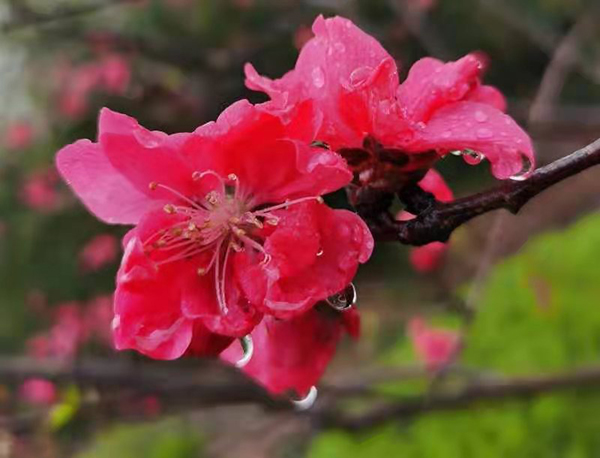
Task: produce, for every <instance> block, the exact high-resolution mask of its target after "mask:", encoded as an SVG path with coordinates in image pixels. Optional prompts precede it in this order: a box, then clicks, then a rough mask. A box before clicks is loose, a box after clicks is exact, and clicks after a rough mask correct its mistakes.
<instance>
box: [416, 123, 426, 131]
mask: <svg viewBox="0 0 600 458" xmlns="http://www.w3.org/2000/svg"><path fill="white" fill-rule="evenodd" d="M417 127H418V128H419V129H425V123H424V122H418V123H417Z"/></svg>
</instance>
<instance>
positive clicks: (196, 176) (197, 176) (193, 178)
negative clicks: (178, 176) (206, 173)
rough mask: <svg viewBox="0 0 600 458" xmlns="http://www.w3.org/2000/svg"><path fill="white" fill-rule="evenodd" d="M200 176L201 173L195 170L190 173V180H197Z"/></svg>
mask: <svg viewBox="0 0 600 458" xmlns="http://www.w3.org/2000/svg"><path fill="white" fill-rule="evenodd" d="M200 178H202V173H201V172H198V171H197V170H196V171H195V172H194V173H192V180H194V181H198V180H199V179H200Z"/></svg>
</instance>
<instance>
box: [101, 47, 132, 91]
mask: <svg viewBox="0 0 600 458" xmlns="http://www.w3.org/2000/svg"><path fill="white" fill-rule="evenodd" d="M98 73H99V86H100V87H101V88H103V89H104V90H105V91H106V92H107V93H108V94H115V95H119V94H123V93H124V92H125V91H126V90H127V88H128V87H129V82H130V80H131V68H130V64H129V61H128V60H127V59H125V58H124V57H123V56H120V55H118V54H107V55H105V56H103V57H102V59H100V60H99V61H98Z"/></svg>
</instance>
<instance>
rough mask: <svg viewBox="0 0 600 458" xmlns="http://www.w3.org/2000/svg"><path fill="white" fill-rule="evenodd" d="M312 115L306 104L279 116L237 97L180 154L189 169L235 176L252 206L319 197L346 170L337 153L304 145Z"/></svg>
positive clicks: (345, 177)
mask: <svg viewBox="0 0 600 458" xmlns="http://www.w3.org/2000/svg"><path fill="white" fill-rule="evenodd" d="M315 116H316V115H315V113H314V111H313V109H312V104H311V103H304V104H301V105H300V106H298V108H297V109H296V110H294V112H293V113H292V114H290V115H289V117H288V118H287V119H285V120H284V119H283V118H282V117H280V116H276V115H274V114H270V113H267V112H265V111H263V110H260V109H258V108H256V107H254V106H252V105H250V103H249V102H247V101H245V100H244V101H240V102H237V103H236V104H234V105H232V106H231V107H229V108H228V109H227V110H225V111H224V112H223V114H222V115H221V116H220V117H219V119H218V120H217V121H216V123H209V124H205V125H204V126H202V127H200V128H198V129H197V130H196V132H195V133H194V134H193V136H192V138H191V139H190V140H189V141H188V142H187V143H186V145H185V147H184V155H185V157H186V159H187V160H188V161H189V162H190V163H191V164H193V167H194V169H195V170H213V171H215V172H217V173H218V174H220V175H221V176H223V177H226V176H228V175H229V174H231V173H233V174H235V175H236V176H237V177H238V179H239V186H240V189H241V191H242V193H243V194H244V195H251V196H252V202H253V204H254V205H256V204H261V203H269V202H282V201H284V200H285V199H294V198H299V197H305V196H319V195H321V194H325V193H328V192H331V191H334V190H337V189H339V188H341V187H342V186H344V185H346V184H347V183H348V182H349V181H350V180H351V178H352V174H351V172H350V171H349V170H348V169H347V167H346V163H345V161H344V160H343V159H342V158H341V157H340V156H339V155H338V154H336V153H334V152H332V151H328V150H325V149H322V148H316V147H311V146H310V143H311V142H312V141H313V139H314V132H315V126H314V124H313V123H314V120H313V118H314V117H315Z"/></svg>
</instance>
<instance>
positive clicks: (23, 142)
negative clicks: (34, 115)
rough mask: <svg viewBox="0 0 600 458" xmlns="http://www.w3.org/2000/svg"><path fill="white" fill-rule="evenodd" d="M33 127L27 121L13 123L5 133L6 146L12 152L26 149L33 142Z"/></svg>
mask: <svg viewBox="0 0 600 458" xmlns="http://www.w3.org/2000/svg"><path fill="white" fill-rule="evenodd" d="M33 135H34V131H33V126H32V125H31V123H29V122H27V121H18V122H13V123H11V124H9V125H8V128H7V129H6V131H5V132H4V146H5V147H6V148H7V149H9V150H12V151H18V150H22V149H25V148H27V147H29V146H30V145H31V143H32V142H33Z"/></svg>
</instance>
